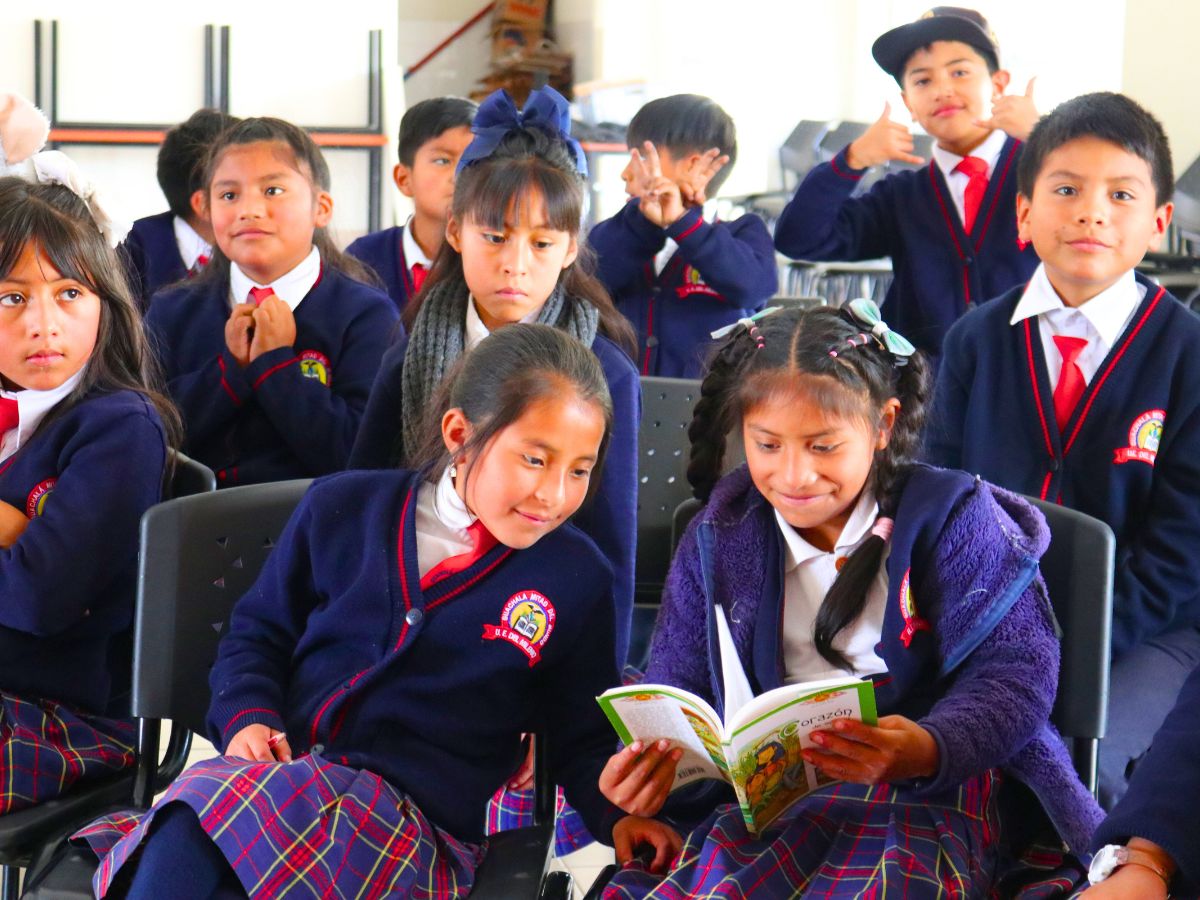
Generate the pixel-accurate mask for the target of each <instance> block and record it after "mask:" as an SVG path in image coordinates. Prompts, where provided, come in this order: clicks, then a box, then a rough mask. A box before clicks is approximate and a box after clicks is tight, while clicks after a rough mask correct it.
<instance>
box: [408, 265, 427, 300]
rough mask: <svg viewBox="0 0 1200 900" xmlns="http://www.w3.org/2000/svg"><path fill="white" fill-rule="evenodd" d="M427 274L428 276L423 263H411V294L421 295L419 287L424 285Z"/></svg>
mask: <svg viewBox="0 0 1200 900" xmlns="http://www.w3.org/2000/svg"><path fill="white" fill-rule="evenodd" d="M428 274H429V269H427V268H426V267H425V264H424V263H413V267H412V277H413V293H414V294H419V293H421V285H423V284H424V283H425V276H426V275H428Z"/></svg>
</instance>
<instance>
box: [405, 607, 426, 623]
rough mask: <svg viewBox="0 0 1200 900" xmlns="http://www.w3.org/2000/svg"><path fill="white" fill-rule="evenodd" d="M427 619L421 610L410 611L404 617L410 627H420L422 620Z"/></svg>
mask: <svg viewBox="0 0 1200 900" xmlns="http://www.w3.org/2000/svg"><path fill="white" fill-rule="evenodd" d="M424 618H425V614H424V613H423V612H421V611H420V610H419V609H410V610H409V611H408V612H407V613H405V615H404V621H405V622H407V623H408V624H409V625H420V624H421V620H422V619H424Z"/></svg>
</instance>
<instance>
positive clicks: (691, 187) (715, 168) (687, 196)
mask: <svg viewBox="0 0 1200 900" xmlns="http://www.w3.org/2000/svg"><path fill="white" fill-rule="evenodd" d="M728 164H729V156H728V155H727V154H722V153H721V151H720V150H719V149H717V148H716V147H713V148H712V149H711V150H706V151H705V152H704V153H703V154H702V155H701V157H700V158H699V159H698V160H697V161H696V162H695V164H694V165H692V166H691V167H690V168H689V169H688V170H687V171H686V172H684V173H683V177H682V178H681V180H680V182H679V193H680V196H682V197H683V202H684V203H686V204H687V205H688V206H703V205H704V202H705V201H706V200H707V199H708V194H707V193H706V192H707V190H708V183H709V182H710V181H712V180H713V176H714V175H716V174H717V173H718V172H720V171H721V170H722V169H723V168H725V166H726V165H728Z"/></svg>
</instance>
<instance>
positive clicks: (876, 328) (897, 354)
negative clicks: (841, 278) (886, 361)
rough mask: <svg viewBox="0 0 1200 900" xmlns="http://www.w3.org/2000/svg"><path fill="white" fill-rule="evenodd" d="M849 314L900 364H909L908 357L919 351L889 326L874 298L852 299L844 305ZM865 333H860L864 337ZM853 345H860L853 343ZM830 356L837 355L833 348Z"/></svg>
mask: <svg viewBox="0 0 1200 900" xmlns="http://www.w3.org/2000/svg"><path fill="white" fill-rule="evenodd" d="M843 308H844V309H845V310H846V311H847V312H848V313H849V314H850V318H851V319H853V320H854V322H855V323H857V324H859V325H865V326H866V328H867V330H868V331H869V332H870V333H871V336H872V337H874V338H875V340H876V341H877V342H878V343H879V346H880V347H882V348H883V349H884V350H886V351H888V352H889V353H891V354H892V356H893V357H894V362H895V364H896V365H898V366H903V365H907V364H908V358H909V357H910V356H912V355H913V354H914V353H916V352H917V348H916V347H914V346H913V345H912V344H911V343H910V342H909V340H908V338H906V337H904V336H903V335H901V334H898V333H896V332H895V331H892V329H891V328H889V327H888V324H887V322H885V321H883V316H882V314H880V312H879V307H878V306H876V305H875V301H874V300H867V299H865V298H863V297H859V298H857V299H855V300H851V301H850V302H849V303H847V304H846V305H845V307H843ZM863 336H864V335H858V337H863ZM851 345H852V346H858V345H857V344H854V343H853V339H851ZM829 355H830V356H837V354H836V353H834V352H833V351H832V350H831V351H829Z"/></svg>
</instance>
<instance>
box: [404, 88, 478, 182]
mask: <svg viewBox="0 0 1200 900" xmlns="http://www.w3.org/2000/svg"><path fill="white" fill-rule="evenodd" d="M477 109H479V104H478V103H476V102H475V101H474V100H467V99H466V98H464V97H434V98H433V99H431V100H422V101H421V102H420V103H417V104H416V105H414V106H410V107H409V108H408V110H407V111H406V112H405V113H404V117H403V118H402V119H401V120H400V139H399V140H400V163H401V165H405V166H409V167H410V168H411V166H412V164H413V162H414V161H415V160H416V158H417V151H418V150H420V149H421V148H422V147H424V146H425V145H426V144H428V143H429V142H430V141H432V140H433V139H434V138H436V137H439V136H440V135H442V134H445V133H446V132H447V131H449V130H450V129H451V128H470V127H471V123H472V122H474V121H475V110H477Z"/></svg>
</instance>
